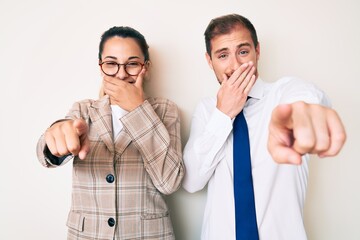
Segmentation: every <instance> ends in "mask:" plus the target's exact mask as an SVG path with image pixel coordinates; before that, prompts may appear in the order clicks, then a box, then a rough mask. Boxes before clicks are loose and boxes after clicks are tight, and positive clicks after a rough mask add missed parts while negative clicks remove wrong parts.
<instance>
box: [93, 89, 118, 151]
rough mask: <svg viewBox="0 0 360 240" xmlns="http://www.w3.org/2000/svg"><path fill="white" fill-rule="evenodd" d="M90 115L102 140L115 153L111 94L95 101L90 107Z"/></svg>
mask: <svg viewBox="0 0 360 240" xmlns="http://www.w3.org/2000/svg"><path fill="white" fill-rule="evenodd" d="M89 116H90V120H91V122H92V124H93V126H94V128H95V129H96V131H97V132H98V134H99V136H100V138H101V140H102V141H103V142H104V143H105V145H106V146H107V148H108V149H109V151H110V152H111V153H114V142H113V134H112V131H113V130H112V118H111V108H110V101H109V96H107V95H105V96H104V97H102V98H100V99H99V100H97V101H95V102H94V103H93V104H92V106H91V107H90V109H89Z"/></svg>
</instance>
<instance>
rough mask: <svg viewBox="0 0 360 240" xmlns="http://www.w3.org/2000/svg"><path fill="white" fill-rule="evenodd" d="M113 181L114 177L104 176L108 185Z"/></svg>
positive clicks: (110, 175)
mask: <svg viewBox="0 0 360 240" xmlns="http://www.w3.org/2000/svg"><path fill="white" fill-rule="evenodd" d="M114 180H115V177H114V175H112V174H108V175H107V176H106V181H107V182H108V183H113V182H114Z"/></svg>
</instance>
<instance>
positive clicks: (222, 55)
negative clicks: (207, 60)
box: [218, 54, 227, 59]
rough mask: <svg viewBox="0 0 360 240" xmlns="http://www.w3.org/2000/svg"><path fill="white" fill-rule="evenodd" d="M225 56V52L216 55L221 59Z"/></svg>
mask: <svg viewBox="0 0 360 240" xmlns="http://www.w3.org/2000/svg"><path fill="white" fill-rule="evenodd" d="M226 56H227V55H226V54H220V55H219V56H218V58H219V59H223V58H226Z"/></svg>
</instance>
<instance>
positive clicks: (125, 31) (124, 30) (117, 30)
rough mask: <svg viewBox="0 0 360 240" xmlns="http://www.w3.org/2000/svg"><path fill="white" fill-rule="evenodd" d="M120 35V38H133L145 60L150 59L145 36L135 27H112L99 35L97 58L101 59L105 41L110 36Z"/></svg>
mask: <svg viewBox="0 0 360 240" xmlns="http://www.w3.org/2000/svg"><path fill="white" fill-rule="evenodd" d="M115 36H117V37H122V38H127V37H129V38H133V39H134V40H135V41H136V42H137V43H138V44H139V47H140V49H141V51H142V53H143V54H144V57H145V61H149V60H150V56H149V46H148V45H147V43H146V40H145V37H144V36H143V35H142V34H141V33H140V32H138V31H136V30H135V29H133V28H131V27H112V28H110V29H109V30H107V31H106V32H104V33H103V35H102V36H101V41H100V45H99V60H101V55H102V52H103V50H104V45H105V42H106V41H107V40H108V39H109V38H112V37H115Z"/></svg>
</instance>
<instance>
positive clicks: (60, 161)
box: [36, 102, 87, 168]
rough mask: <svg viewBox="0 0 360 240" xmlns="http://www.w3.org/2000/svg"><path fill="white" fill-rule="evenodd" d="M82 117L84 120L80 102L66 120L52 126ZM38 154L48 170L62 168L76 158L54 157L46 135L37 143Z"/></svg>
mask: <svg viewBox="0 0 360 240" xmlns="http://www.w3.org/2000/svg"><path fill="white" fill-rule="evenodd" d="M85 112H87V111H85ZM80 117H82V118H84V117H83V116H82V114H81V104H80V103H79V102H76V103H74V104H73V106H72V108H71V109H70V111H69V112H68V114H67V115H66V117H65V118H64V119H60V120H57V121H55V122H54V123H52V124H51V125H50V126H52V125H54V124H55V123H58V122H61V121H65V120H70V119H76V118H80ZM36 154H37V157H38V160H39V162H40V163H41V165H43V166H44V167H46V168H55V167H59V166H62V165H64V164H66V163H67V162H69V161H70V160H72V159H73V158H74V156H73V155H72V154H69V155H66V156H62V157H56V156H54V155H52V154H51V152H50V150H49V148H48V147H47V145H46V142H45V133H43V134H42V135H41V137H40V139H39V141H38V143H37V146H36Z"/></svg>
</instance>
